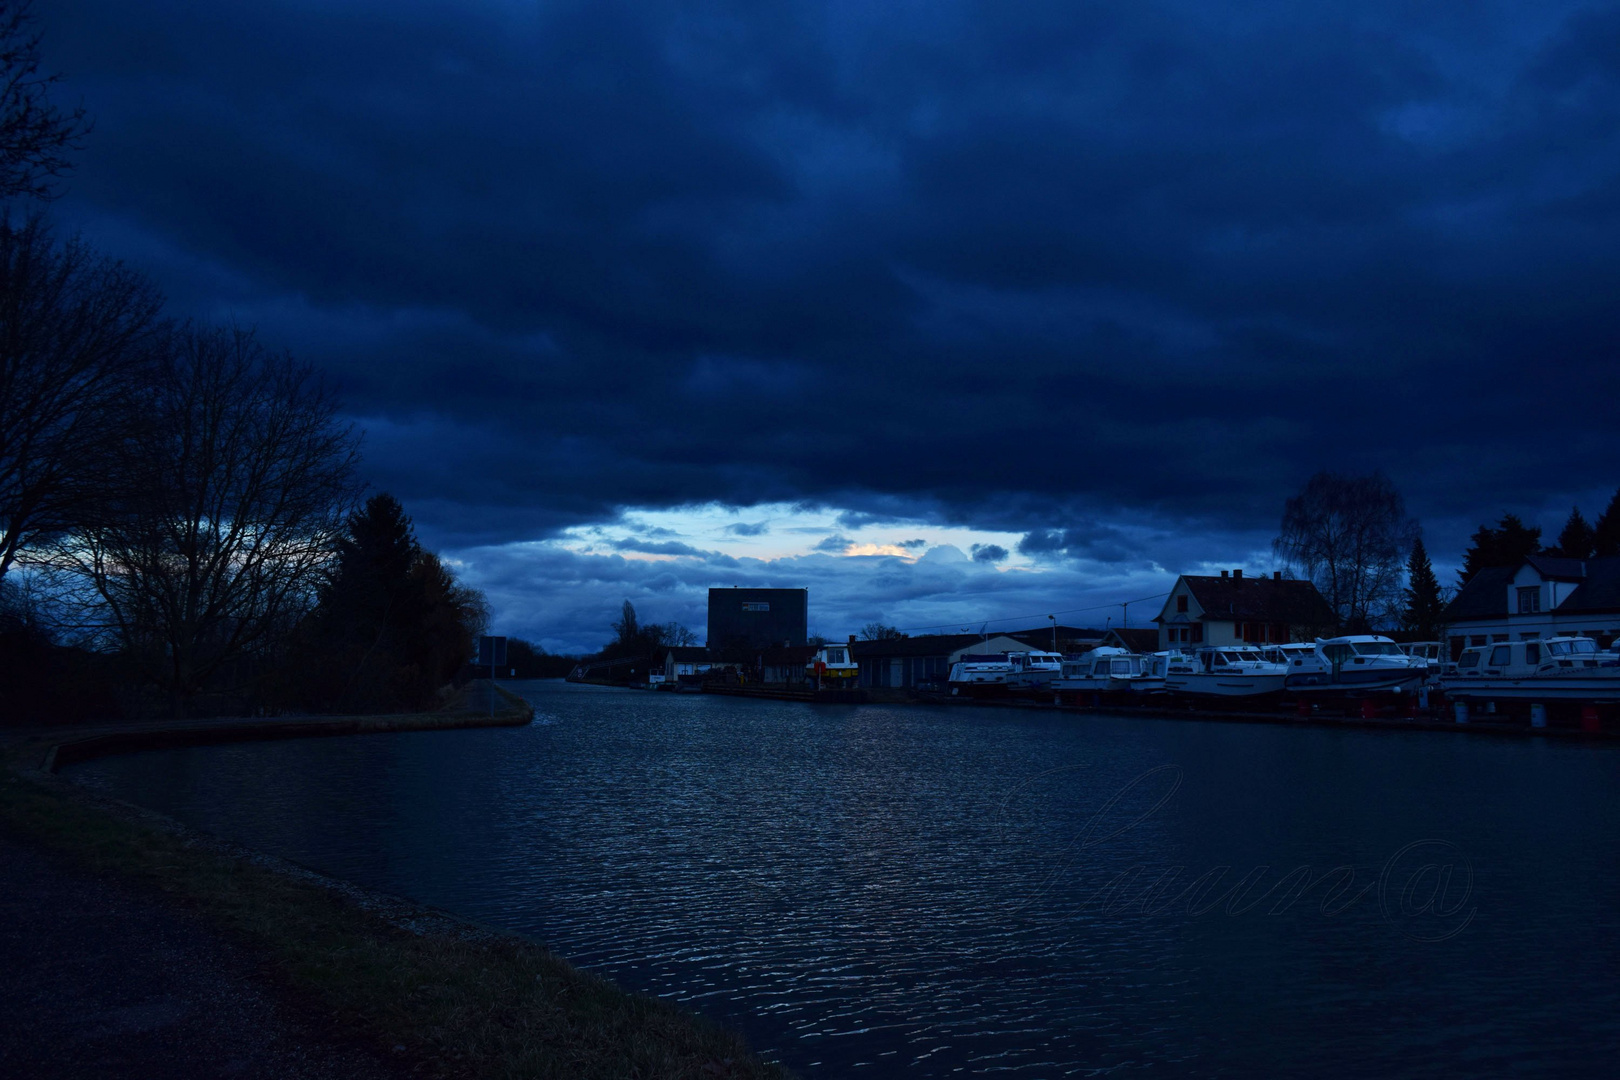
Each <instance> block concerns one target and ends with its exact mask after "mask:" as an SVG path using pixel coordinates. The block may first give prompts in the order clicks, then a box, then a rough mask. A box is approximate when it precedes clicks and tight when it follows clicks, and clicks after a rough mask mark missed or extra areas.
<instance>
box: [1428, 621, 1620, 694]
mask: <svg viewBox="0 0 1620 1080" xmlns="http://www.w3.org/2000/svg"><path fill="white" fill-rule="evenodd" d="M1440 684H1441V685H1442V686H1443V687H1445V691H1446V695H1447V696H1448V697H1451V698H1455V699H1457V700H1463V701H1466V700H1474V701H1532V702H1554V701H1568V702H1580V703H1583V704H1584V703H1591V704H1599V703H1605V702H1614V701H1620V667H1608V666H1605V664H1604V656H1603V654H1602V653H1600V652H1599V651H1598V647H1597V642H1595V641H1593V640H1592V639H1591V638H1582V637H1555V638H1547V639H1546V640H1544V641H1499V642H1496V643H1495V644H1493V645H1480V646H1478V647H1475V648H1468V649H1464V650H1463V651H1462V654H1461V655H1460V656H1458V657H1457V662H1456V663H1455V664H1448V665H1447V666H1446V669H1445V673H1444V674H1443V675H1441V677H1440Z"/></svg>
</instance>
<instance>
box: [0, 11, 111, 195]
mask: <svg viewBox="0 0 1620 1080" xmlns="http://www.w3.org/2000/svg"><path fill="white" fill-rule="evenodd" d="M32 7H33V5H32V4H31V3H29V2H28V0H22V2H20V3H19V2H13V0H0V199H9V198H12V197H14V196H17V195H32V196H34V197H35V198H40V199H49V198H51V197H53V196H54V194H55V186H54V184H53V183H52V181H54V180H56V179H57V178H59V177H61V176H62V175H63V174H64V173H66V172H67V171H68V169H70V168H71V167H72V163H71V162H70V161H69V160H68V157H67V154H68V151H70V150H79V149H82V148H83V139H84V137H85V136H86V135H88V134H90V121H89V120H88V119H87V118H86V116H85V112H84V109H83V107H80V108H76V109H71V110H68V111H63V110H62V109H60V108H58V107H57V106H55V105H53V104H51V102H50V88H51V86H52V84H54V83H57V82H60V81H61V78H62V76H61V75H41V74H40V73H39V65H40V57H39V34H38V33H36V32H35V30H34V17H33V12H32V10H31V9H32Z"/></svg>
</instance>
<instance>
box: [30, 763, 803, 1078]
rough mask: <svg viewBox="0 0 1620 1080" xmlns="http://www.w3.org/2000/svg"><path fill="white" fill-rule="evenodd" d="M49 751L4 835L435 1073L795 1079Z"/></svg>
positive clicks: (497, 940)
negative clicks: (114, 879) (160, 902)
mask: <svg viewBox="0 0 1620 1080" xmlns="http://www.w3.org/2000/svg"><path fill="white" fill-rule="evenodd" d="M41 749H42V748H41V747H40V746H39V745H38V744H34V745H28V744H22V743H13V744H12V745H10V746H7V747H6V748H5V751H4V755H5V760H4V766H5V767H4V770H3V772H0V829H4V830H5V831H6V832H7V833H8V834H9V835H12V836H14V837H16V838H17V839H19V840H22V841H24V842H30V843H33V844H35V845H38V846H41V847H45V848H49V849H53V850H56V851H59V852H64V853H66V854H68V855H70V856H71V857H73V858H74V859H75V860H76V861H78V862H80V863H81V864H83V865H85V866H87V867H88V868H90V869H92V870H95V871H97V872H101V873H110V874H115V875H119V876H122V877H124V878H127V879H129V880H132V881H134V882H136V883H138V884H141V885H144V886H147V887H152V888H156V889H158V890H161V891H162V892H163V893H166V894H168V895H169V896H171V897H173V898H174V899H175V901H176V902H177V903H179V904H181V905H182V906H184V907H185V908H188V909H190V910H193V911H195V912H197V913H199V914H201V915H202V916H204V917H206V918H207V919H208V920H210V921H211V922H213V923H214V924H216V925H218V926H220V927H221V928H223V929H224V930H225V931H226V932H227V933H229V934H231V935H233V936H234V937H236V938H237V939H238V940H241V941H244V942H246V943H247V944H248V946H249V947H250V948H253V949H255V950H257V951H259V952H260V953H261V954H262V955H264V956H265V957H266V958H267V959H268V960H269V962H270V967H271V969H272V970H273V971H274V972H276V973H277V975H278V977H279V978H280V979H281V980H282V981H283V982H284V984H285V987H286V988H287V989H288V990H289V991H290V992H292V993H293V994H294V995H295V996H296V997H297V998H298V999H299V1000H302V1001H306V1002H308V1003H310V1004H311V1005H313V1006H315V1007H316V1008H318V1009H320V1010H321V1011H322V1013H323V1014H325V1015H328V1016H330V1017H331V1018H332V1019H333V1020H334V1021H335V1022H336V1023H338V1024H340V1025H342V1026H343V1027H344V1028H346V1029H349V1030H352V1031H353V1032H355V1033H356V1034H359V1035H361V1036H362V1037H364V1038H366V1039H368V1040H369V1041H371V1042H373V1043H374V1044H375V1045H376V1046H377V1047H378V1048H379V1049H380V1050H381V1051H382V1052H384V1053H386V1054H390V1055H391V1056H401V1057H403V1058H405V1059H406V1060H408V1061H410V1062H412V1063H413V1064H415V1065H416V1066H417V1071H418V1072H419V1073H420V1074H422V1075H427V1076H441V1077H512V1078H516V1077H548V1078H549V1077H557V1078H561V1077H586V1078H596V1077H602V1078H607V1077H613V1078H625V1077H635V1078H643V1077H644V1078H654V1077H658V1078H663V1077H671V1078H692V1080H714V1078H716V1077H734V1078H753V1077H788V1076H789V1075H790V1074H788V1073H787V1072H786V1071H785V1070H783V1069H781V1068H780V1067H779V1066H776V1065H771V1064H768V1063H765V1062H762V1061H761V1060H760V1059H758V1058H757V1057H755V1056H754V1055H752V1054H751V1053H749V1051H748V1050H747V1048H746V1046H745V1045H744V1044H743V1043H742V1041H741V1039H740V1038H738V1037H737V1036H735V1035H733V1034H731V1033H729V1032H726V1031H724V1030H722V1029H720V1028H719V1027H717V1026H715V1025H713V1024H710V1023H709V1022H707V1021H705V1020H704V1019H702V1018H701V1017H698V1016H696V1015H695V1014H692V1013H690V1012H687V1011H685V1010H683V1009H680V1008H678V1007H676V1006H673V1005H670V1004H668V1003H665V1002H661V1001H658V1000H656V999H653V998H649V997H645V996H642V995H637V994H630V993H627V992H625V991H624V990H622V989H620V988H619V987H618V986H616V985H614V984H613V983H611V982H609V981H607V980H606V979H602V978H599V977H597V976H594V975H591V974H588V973H586V972H582V971H579V970H578V969H576V968H574V967H573V966H572V965H570V964H569V963H568V962H567V961H565V960H563V959H561V958H560V957H558V956H555V955H554V954H552V953H550V952H548V951H547V950H545V949H543V948H541V947H540V946H538V945H536V944H534V943H532V942H528V941H525V940H522V939H519V938H514V937H509V936H505V935H501V934H497V933H494V932H492V931H488V930H484V929H482V928H479V927H476V926H474V925H472V924H469V923H463V922H460V921H459V920H456V919H454V918H452V917H450V916H447V915H444V914H442V913H436V912H429V911H425V910H422V909H417V908H411V907H410V906H409V905H390V904H388V903H381V904H377V903H368V902H367V900H366V899H365V896H364V894H362V893H361V892H360V891H359V890H354V889H350V888H347V887H344V886H342V885H341V884H339V883H333V882H328V881H326V880H325V879H322V878H319V877H318V876H316V875H312V874H307V873H300V872H297V871H296V870H294V869H293V868H279V867H277V866H276V865H275V863H274V860H268V859H262V858H254V857H252V856H251V855H250V853H246V852H242V851H240V850H239V849H233V848H232V847H231V846H230V845H228V844H225V843H223V842H219V841H214V840H212V839H211V838H208V837H203V836H199V835H196V834H192V833H190V832H188V831H187V830H186V829H184V828H183V827H180V826H177V825H175V824H174V823H172V822H169V821H168V820H167V819H163V818H161V817H159V816H158V815H154V814H150V813H148V812H146V811H142V810H139V809H138V808H135V807H129V806H127V805H125V804H121V803H116V802H114V801H112V800H108V799H103V798H100V797H99V796H96V795H94V794H93V793H90V792H87V791H85V790H83V789H80V788H78V787H77V786H76V785H74V784H71V783H69V782H67V781H64V780H62V779H60V778H57V777H54V776H50V775H47V774H43V773H41V772H39V771H38V770H37V769H36V768H34V765H35V763H37V762H38V761H39V760H40V755H41ZM402 909H409V912H410V917H401V911H402ZM398 1047H403V1048H404V1050H403V1052H402V1053H401V1052H399V1051H397V1050H396V1048H398Z"/></svg>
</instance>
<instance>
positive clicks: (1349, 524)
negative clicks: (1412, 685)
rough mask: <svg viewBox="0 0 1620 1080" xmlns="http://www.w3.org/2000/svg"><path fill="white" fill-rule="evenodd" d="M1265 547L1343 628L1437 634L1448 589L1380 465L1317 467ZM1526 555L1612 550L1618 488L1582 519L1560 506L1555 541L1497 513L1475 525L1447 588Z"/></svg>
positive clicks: (1616, 544) (1618, 537)
mask: <svg viewBox="0 0 1620 1080" xmlns="http://www.w3.org/2000/svg"><path fill="white" fill-rule="evenodd" d="M1272 546H1273V549H1274V550H1275V551H1276V553H1277V554H1278V556H1279V557H1280V558H1282V559H1283V561H1284V562H1285V564H1286V565H1287V566H1288V567H1289V570H1290V571H1291V572H1298V573H1299V574H1301V575H1302V576H1303V577H1305V578H1306V579H1308V580H1310V581H1311V582H1313V583H1314V584H1315V585H1316V587H1317V589H1318V590H1319V591H1320V592H1321V593H1322V596H1323V597H1324V598H1325V599H1326V600H1327V602H1328V605H1329V606H1330V607H1331V608H1332V609H1333V611H1334V612H1335V614H1336V615H1337V616H1338V620H1339V625H1340V627H1341V628H1342V629H1343V630H1345V631H1347V632H1365V631H1367V630H1371V629H1373V628H1374V627H1381V628H1394V627H1399V628H1400V629H1401V630H1403V631H1406V632H1408V633H1410V634H1412V635H1414V636H1415V637H1419V638H1423V639H1433V638H1438V637H1439V636H1440V633H1441V631H1442V629H1443V625H1444V616H1445V607H1446V604H1447V602H1448V600H1449V599H1450V595H1451V594H1452V592H1454V590H1447V589H1445V588H1444V587H1443V586H1442V585H1441V583H1440V580H1439V578H1438V577H1437V576H1436V575H1435V573H1434V567H1433V565H1432V564H1431V562H1430V560H1429V553H1428V550H1427V549H1426V548H1425V547H1424V544H1423V534H1422V530H1421V529H1420V528H1419V526H1418V523H1417V522H1416V521H1415V520H1414V519H1412V518H1411V517H1409V516H1408V515H1407V513H1406V504H1405V501H1404V500H1403V499H1402V497H1401V494H1400V492H1399V491H1398V490H1397V489H1396V488H1395V485H1394V484H1393V483H1392V482H1391V481H1390V479H1389V477H1388V476H1386V475H1385V474H1384V473H1382V472H1373V473H1371V474H1368V475H1364V476H1363V475H1347V474H1341V473H1332V472H1319V473H1317V474H1316V475H1315V476H1312V477H1311V478H1310V479H1309V480H1308V481H1306V483H1305V486H1304V487H1303V488H1302V489H1301V490H1300V491H1299V493H1298V494H1296V495H1294V496H1292V497H1290V498H1289V499H1288V500H1287V502H1286V503H1285V504H1284V507H1283V516H1282V524H1281V528H1280V529H1279V532H1278V535H1277V538H1276V540H1274V541H1273V544H1272ZM1531 555H1547V556H1553V557H1560V558H1571V559H1590V558H1601V557H1611V556H1617V555H1620V491H1616V492H1615V494H1614V496H1613V497H1612V498H1611V499H1610V500H1609V504H1608V507H1607V508H1606V509H1605V510H1604V511H1603V513H1602V514H1601V515H1599V517H1598V518H1597V521H1596V522H1595V523H1592V524H1588V522H1587V520H1586V518H1585V517H1584V516H1583V515H1582V514H1581V511H1580V509H1579V508H1578V507H1577V508H1574V509H1572V510H1571V511H1570V515H1569V518H1568V520H1567V521H1566V522H1565V524H1564V528H1563V530H1562V531H1561V532H1560V533H1559V536H1558V542H1557V543H1556V544H1554V545H1552V546H1550V547H1543V546H1542V544H1541V529H1540V528H1539V527H1531V526H1528V525H1526V524H1525V523H1524V522H1523V521H1522V520H1520V519H1519V518H1518V517H1517V516H1516V515H1514V514H1510V513H1505V514H1503V515H1502V517H1501V519H1500V520H1499V521H1498V522H1497V523H1496V524H1495V525H1494V526H1493V525H1481V526H1480V527H1479V529H1478V530H1476V531H1475V532H1474V534H1473V535H1472V537H1470V542H1469V547H1468V549H1467V550H1466V551H1465V552H1464V553H1463V560H1462V569H1461V570H1460V571H1459V572H1458V575H1457V588H1459V589H1460V588H1461V587H1462V586H1464V585H1466V584H1467V583H1468V582H1469V581H1470V580H1471V579H1472V578H1473V577H1474V576H1475V575H1476V574H1478V573H1479V572H1480V571H1481V570H1483V569H1486V568H1488V567H1513V566H1518V565H1519V564H1520V563H1521V562H1523V561H1524V559H1525V558H1527V557H1529V556H1531Z"/></svg>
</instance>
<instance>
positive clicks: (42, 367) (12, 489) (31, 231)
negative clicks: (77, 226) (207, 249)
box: [0, 217, 161, 580]
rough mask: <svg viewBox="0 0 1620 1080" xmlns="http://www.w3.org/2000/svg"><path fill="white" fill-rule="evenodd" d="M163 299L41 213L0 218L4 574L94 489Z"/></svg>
mask: <svg viewBox="0 0 1620 1080" xmlns="http://www.w3.org/2000/svg"><path fill="white" fill-rule="evenodd" d="M160 305H161V300H160V298H159V297H158V294H157V291H156V290H155V289H154V288H153V287H152V286H151V285H150V284H149V283H148V282H147V280H146V279H145V278H144V277H142V276H141V275H140V274H137V273H135V272H133V271H131V270H129V269H127V268H126V267H124V266H123V265H122V264H121V263H117V262H114V261H112V260H110V259H106V258H103V257H101V256H98V255H96V254H95V253H94V252H93V251H91V250H90V249H89V248H88V247H86V246H85V245H84V244H82V243H80V242H79V241H77V240H70V241H68V242H66V243H58V242H57V241H56V240H55V239H54V238H53V237H52V235H51V232H50V230H49V228H47V227H46V226H45V225H44V224H43V223H42V222H41V221H40V220H39V219H38V218H37V217H36V218H31V219H29V220H28V221H26V222H25V223H23V224H22V225H19V226H13V225H12V224H11V223H10V222H0V580H4V578H5V575H6V572H7V571H8V570H10V569H11V566H12V564H13V563H14V562H15V561H16V559H17V557H18V555H19V554H20V553H21V552H22V551H23V550H24V549H25V548H27V547H28V546H29V545H31V544H34V543H37V542H39V541H41V540H44V539H47V538H49V537H50V536H51V535H52V534H53V533H57V532H60V531H62V530H63V529H65V528H67V527H69V526H71V525H73V524H75V523H76V522H78V521H79V520H80V519H81V518H83V516H84V515H85V514H86V513H88V512H90V510H91V509H92V506H93V504H94V502H95V500H96V499H97V497H98V496H99V494H100V491H101V484H102V479H103V476H104V474H105V470H106V461H107V459H108V457H109V455H110V454H112V453H114V452H115V451H116V447H117V443H118V440H119V438H120V437H121V434H122V432H121V431H120V428H119V426H118V424H117V422H116V420H117V418H118V417H119V416H123V415H128V410H127V409H125V408H124V407H123V406H124V404H125V403H126V402H127V399H128V397H129V395H130V394H131V393H132V392H133V389H134V386H135V384H136V380H135V376H136V375H137V374H138V373H139V371H140V370H141V369H142V368H143V367H144V366H145V365H146V364H147V363H148V361H149V359H150V356H149V350H150V347H151V346H152V344H153V342H154V340H155V337H156V330H157V327H158V321H157V316H158V310H159V307H160Z"/></svg>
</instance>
